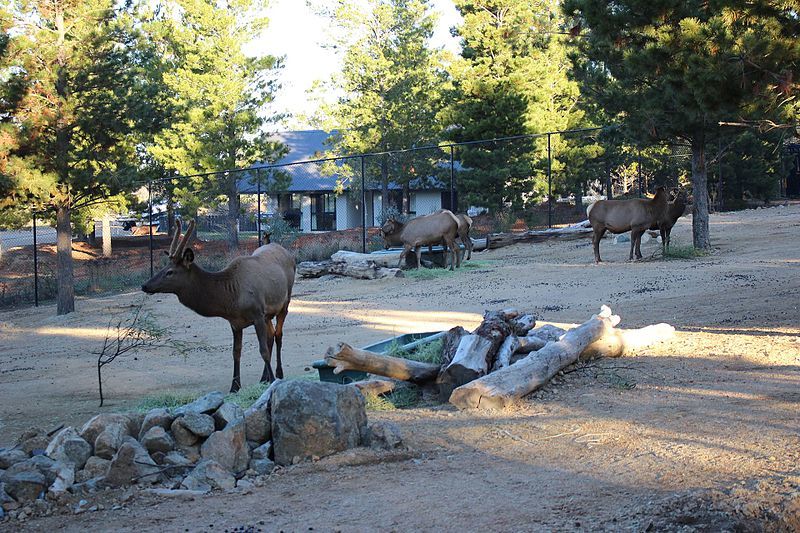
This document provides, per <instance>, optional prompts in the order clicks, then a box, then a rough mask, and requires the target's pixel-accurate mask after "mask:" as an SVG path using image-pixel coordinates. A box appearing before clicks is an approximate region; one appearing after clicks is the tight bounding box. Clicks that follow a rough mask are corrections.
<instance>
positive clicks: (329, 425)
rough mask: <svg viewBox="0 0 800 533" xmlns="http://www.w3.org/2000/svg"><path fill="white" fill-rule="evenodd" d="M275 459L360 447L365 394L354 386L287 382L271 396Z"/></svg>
mask: <svg viewBox="0 0 800 533" xmlns="http://www.w3.org/2000/svg"><path fill="white" fill-rule="evenodd" d="M270 403H271V407H270V411H271V418H272V445H273V447H274V451H275V462H276V463H278V464H279V465H288V464H291V463H292V458H293V457H295V456H299V457H300V458H301V459H306V458H309V457H311V456H313V455H316V456H318V457H325V456H328V455H331V454H334V453H336V452H340V451H343V450H346V449H349V448H354V447H356V446H359V445H360V444H361V443H362V442H364V441H365V440H366V439H365V437H366V435H367V413H366V409H365V407H364V397H363V396H362V395H361V393H360V392H359V391H358V389H356V388H355V387H345V386H342V385H338V384H335V383H325V382H312V381H288V382H283V383H281V384H280V385H278V386H277V387H275V391H274V392H273V394H272V398H271V402H270Z"/></svg>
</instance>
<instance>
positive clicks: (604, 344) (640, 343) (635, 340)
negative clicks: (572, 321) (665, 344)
mask: <svg viewBox="0 0 800 533" xmlns="http://www.w3.org/2000/svg"><path fill="white" fill-rule="evenodd" d="M674 335H675V328H674V327H672V326H670V325H669V324H664V323H661V324H654V325H652V326H647V327H645V328H640V329H613V330H610V331H607V332H606V334H605V335H603V336H602V337H600V338H599V339H597V340H596V341H595V342H593V343H592V344H590V345H589V346H587V347H586V349H585V350H584V351H583V352H582V353H581V357H580V358H581V359H582V360H584V359H592V358H596V357H621V356H623V355H628V354H630V353H632V352H635V351H636V350H639V349H641V348H645V347H647V346H651V345H653V344H656V343H658V342H662V341H666V340H669V339H671V338H672V337H673V336H674Z"/></svg>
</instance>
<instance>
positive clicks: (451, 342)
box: [442, 326, 468, 366]
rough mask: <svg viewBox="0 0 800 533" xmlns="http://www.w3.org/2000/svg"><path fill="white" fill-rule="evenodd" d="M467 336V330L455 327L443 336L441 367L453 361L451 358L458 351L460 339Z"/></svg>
mask: <svg viewBox="0 0 800 533" xmlns="http://www.w3.org/2000/svg"><path fill="white" fill-rule="evenodd" d="M465 335H468V333H467V330H465V329H464V328H462V327H461V326H456V327H454V328H453V329H451V330H450V331H448V332H447V334H446V335H445V336H444V339H443V340H442V366H447V365H449V364H450V361H452V360H453V356H454V355H455V354H456V350H457V349H458V343H459V342H461V338H462V337H464V336H465Z"/></svg>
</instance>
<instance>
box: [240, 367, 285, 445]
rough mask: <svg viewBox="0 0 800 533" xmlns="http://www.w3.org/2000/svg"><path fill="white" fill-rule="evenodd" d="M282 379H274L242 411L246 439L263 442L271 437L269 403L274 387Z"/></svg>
mask: <svg viewBox="0 0 800 533" xmlns="http://www.w3.org/2000/svg"><path fill="white" fill-rule="evenodd" d="M280 383H283V380H280V379H276V380H275V381H273V382H272V383H271V384H270V386H269V387H267V388H266V390H264V392H262V393H261V396H259V397H258V399H257V400H256V401H255V402H253V404H252V405H251V406H250V407H248V408H247V410H246V411H245V412H244V422H245V428H246V430H247V440H249V441H253V442H256V443H258V444H263V443H265V442H267V441H268V440H269V439H270V438H272V420H271V418H270V411H269V403H270V399H271V398H272V393H273V392H275V387H277V386H278V385H279V384H280Z"/></svg>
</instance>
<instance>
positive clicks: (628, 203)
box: [586, 187, 667, 263]
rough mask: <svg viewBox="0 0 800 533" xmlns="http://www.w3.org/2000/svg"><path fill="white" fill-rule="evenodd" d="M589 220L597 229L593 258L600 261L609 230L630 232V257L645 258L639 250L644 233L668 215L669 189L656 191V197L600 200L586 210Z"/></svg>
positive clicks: (629, 258) (595, 229)
mask: <svg viewBox="0 0 800 533" xmlns="http://www.w3.org/2000/svg"><path fill="white" fill-rule="evenodd" d="M586 214H587V215H588V216H589V223H590V224H591V226H592V229H593V230H594V234H593V236H592V246H593V247H594V260H595V262H596V263H599V262H600V239H602V238H603V235H605V233H606V231H610V232H611V233H625V232H626V231H630V232H631V253H630V256H629V257H628V260H630V261H633V254H634V252H635V253H636V258H637V259H641V258H642V252H641V250H640V249H639V247H640V245H641V242H642V234H643V233H644V232H645V231H647V230H648V229H650V227H651V226H653V225H656V226H658V225H659V224H660V223H661V222H662V221H664V220H666V218H667V192H666V189H664V187H659V188H658V189H657V190H656V195H655V196H654V197H653V198H633V199H631V200H598V201H597V202H594V203H593V204H591V205H590V206H589V207H588V208H587V209H586Z"/></svg>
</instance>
